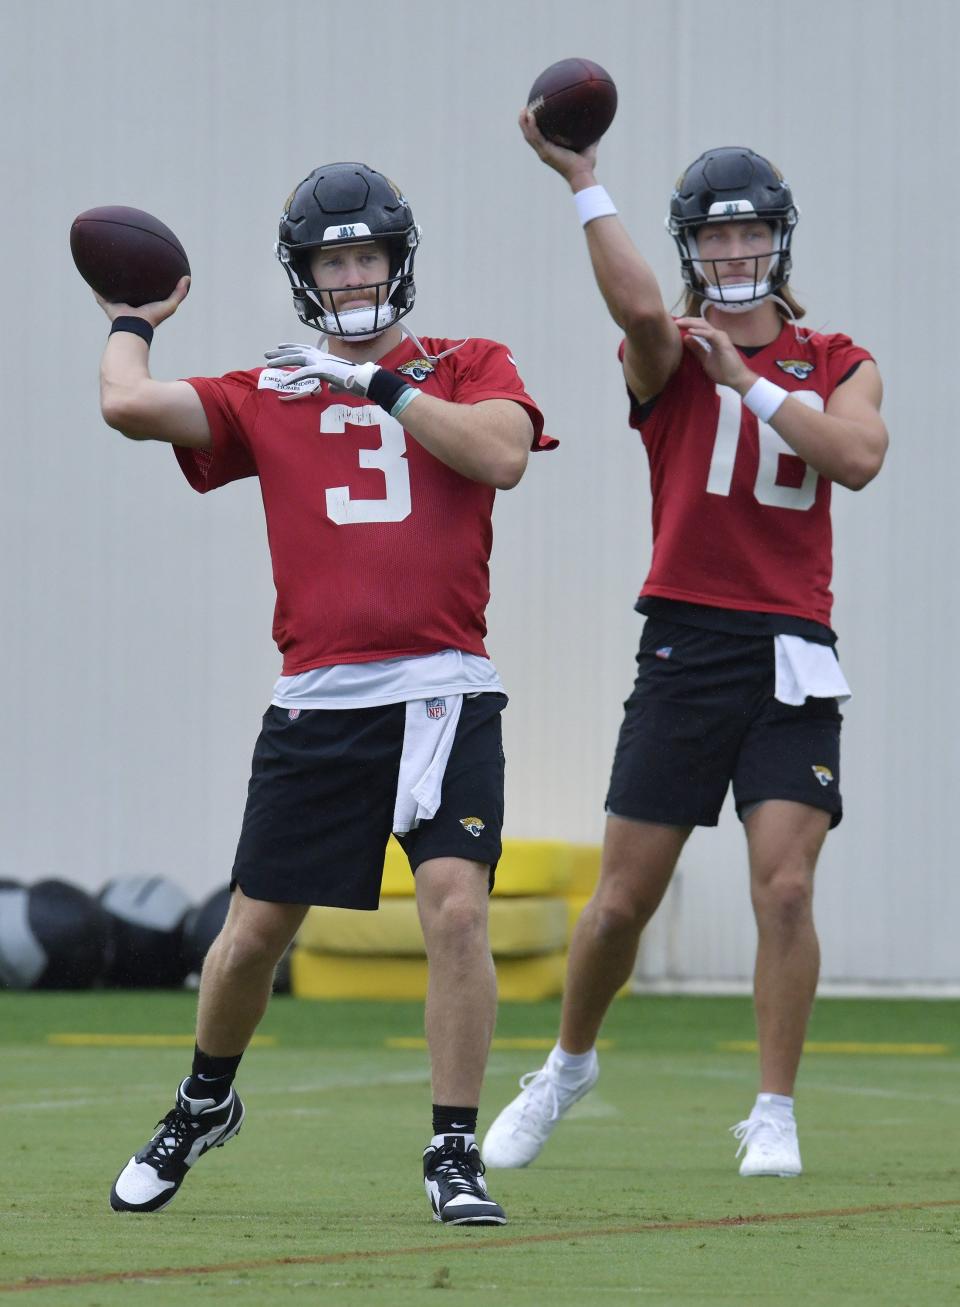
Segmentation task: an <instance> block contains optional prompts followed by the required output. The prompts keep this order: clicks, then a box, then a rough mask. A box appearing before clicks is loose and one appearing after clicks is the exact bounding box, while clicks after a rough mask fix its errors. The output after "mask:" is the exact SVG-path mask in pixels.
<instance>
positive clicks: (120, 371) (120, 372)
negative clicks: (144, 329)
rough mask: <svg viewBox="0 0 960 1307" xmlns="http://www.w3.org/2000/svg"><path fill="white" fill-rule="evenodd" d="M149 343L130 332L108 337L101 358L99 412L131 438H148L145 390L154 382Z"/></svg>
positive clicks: (116, 428) (109, 423)
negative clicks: (145, 426) (145, 423)
mask: <svg viewBox="0 0 960 1307" xmlns="http://www.w3.org/2000/svg"><path fill="white" fill-rule="evenodd" d="M149 353H150V350H149V346H148V345H147V342H146V341H145V340H143V339H142V338H141V337H139V336H135V335H133V334H132V333H130V332H125V331H121V332H117V333H115V334H114V335H111V336H108V337H107V343H106V347H105V348H104V351H103V357H102V359H101V360H100V412H101V413H102V414H103V420H104V422H106V424H107V426H109V427H113V428H114V430H116V431H120V432H122V433H123V435H125V436H129V437H130V439H131V440H145V439H148V438H149V432H148V431H146V430H145V429H143V421H144V417H145V415H146V414H147V413H148V412H149V407H148V404H147V398H146V392H147V388H148V386H149V383H150V381H151V377H150V369H149V366H148V360H149Z"/></svg>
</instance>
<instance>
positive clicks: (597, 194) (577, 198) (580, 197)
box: [573, 186, 617, 227]
mask: <svg viewBox="0 0 960 1307" xmlns="http://www.w3.org/2000/svg"><path fill="white" fill-rule="evenodd" d="M573 202H574V204H575V205H576V206H577V217H578V218H579V219H580V221H581V223H582V224H583V226H584V227H586V225H587V223H588V222H593V220H594V218H609V217H611V216H612V215H613V214H615V213H616V211H617V206H616V205H615V204H614V202H613V200H611V198H610V196H609V195H608V194H607V192H606V189H605V187H603V186H588V187H587V189H586V190H585V191H577V193H576V194H575V195H574V197H573Z"/></svg>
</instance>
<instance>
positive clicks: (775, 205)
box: [667, 145, 800, 312]
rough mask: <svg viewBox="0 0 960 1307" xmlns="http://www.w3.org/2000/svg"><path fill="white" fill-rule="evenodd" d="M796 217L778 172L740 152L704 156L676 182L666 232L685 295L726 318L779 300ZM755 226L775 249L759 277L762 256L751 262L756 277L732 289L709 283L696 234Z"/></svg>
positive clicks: (758, 158)
mask: <svg viewBox="0 0 960 1307" xmlns="http://www.w3.org/2000/svg"><path fill="white" fill-rule="evenodd" d="M799 217H800V211H799V209H798V208H797V206H796V204H794V201H793V193H792V192H791V190H790V187H789V186H788V184H787V183H786V181H785V180H784V178H783V175H782V174H781V173H780V171H779V169H777V168H776V167H774V165H773V164H772V163H771V162H770V161H769V159H765V158H764V157H763V155H760V154H756V153H755V152H754V151H753V150H750V149H747V148H746V147H744V146H733V145H728V146H721V147H719V148H717V149H713V150H707V151H705V152H704V153H703V154H701V155H700V157H699V158H698V159H695V160H694V162H693V163H692V164H691V165H690V167H689V168H687V170H686V171H685V172H684V174H683V175H682V176H681V177H680V178H679V180H678V181H677V184H676V186H675V187H674V191H673V194H672V196H671V197H670V212H669V214H668V215H667V230H668V231H669V232H670V235H671V236H672V237H673V239H674V241H675V242H676V245H677V249H678V250H679V252H680V268H681V272H682V275H683V280H684V282H685V284H686V285H687V287H688V288H689V290H690V291H691V292H692V293H693V294H694V295H696V296H698V297H699V298H700V299H701V300H707V301H710V302H711V303H714V304H716V305H717V307H718V308H722V309H724V310H725V311H727V312H744V311H747V310H749V309H753V308H755V307H756V306H757V305H758V304H759V303H761V302H762V301H763V300H765V299H767V298H768V297H769V296H773V295H776V294H777V293H778V292H780V293H781V294H782V291H783V288H784V287H785V286H786V283H787V280H788V279H789V276H790V268H791V263H792V257H791V253H790V246H791V242H792V240H793V229H794V227H795V226H796V224H797V220H798V219H799ZM750 220H755V221H759V222H765V223H767V224H768V225H769V226H770V229H771V232H772V235H773V248H772V251H771V253H770V255H769V260H770V261H769V266H768V267H767V269H766V271H765V273H764V274H763V276H760V272H759V268H760V262H761V258H766V257H767V256H766V255H763V256H757V255H751V256H748V257H750V258H752V259H753V260H754V276H753V279H752V281H750V280H747V281H745V282H743V283H738V284H736V285H734V286H730V285H727V286H724V285H722V284H720V283H719V279H718V280H717V282H716V283H714V282H711V281H710V279H709V278H708V277H707V276H706V274H705V270H704V264H705V263H709V262H710V260H704V259H703V258H701V255H700V250H699V247H698V243H697V233H698V232H699V231H700V229H701V228H703V227H704V226H706V225H707V224H711V223H717V222H744V221H750Z"/></svg>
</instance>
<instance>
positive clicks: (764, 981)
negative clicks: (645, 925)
mask: <svg viewBox="0 0 960 1307" xmlns="http://www.w3.org/2000/svg"><path fill="white" fill-rule="evenodd" d="M744 825H745V827H746V833H747V844H748V848H749V851H750V892H751V897H752V900H753V909H754V912H755V914H756V918H757V934H758V942H757V962H756V969H755V972H754V1003H755V1006H756V1016H757V1041H758V1044H759V1046H760V1089H761V1092H763V1093H770V1094H783V1095H788V1096H789V1095H792V1094H793V1087H794V1082H795V1081H796V1077H797V1068H798V1066H799V1064H800V1054H801V1052H802V1051H803V1040H804V1037H805V1035H806V1030H807V1021H808V1019H809V1017H810V1009H811V1008H812V1006H813V999H814V995H815V993H816V989H817V979H818V977H819V974H820V945H819V942H818V940H817V932H816V929H815V927H814V924H813V877H814V871H815V869H816V865H817V858H818V857H819V854H820V849H821V848H822V846H823V841H824V839H825V837H826V834H827V831H828V830H829V828H830V814H829V813H826V812H822V811H821V810H820V809H818V808H811V807H809V806H808V805H807V804H803V803H788V802H786V801H785V800H780V799H777V800H769V801H768V802H766V803H761V804H760V805H759V807H757V808H755V809H754V810H753V812H751V813H750V815H749V816H748V817H747V819H746V822H745V823H744Z"/></svg>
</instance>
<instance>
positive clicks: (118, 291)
mask: <svg viewBox="0 0 960 1307" xmlns="http://www.w3.org/2000/svg"><path fill="white" fill-rule="evenodd" d="M70 252H71V254H72V255H73V261H74V263H75V264H76V265H77V271H78V272H79V273H80V276H81V277H82V278H83V279H84V281H85V282H86V283H87V285H88V286H92V287H93V289H94V290H95V291H96V292H97V294H98V295H102V296H103V298H104V299H105V300H106V301H107V302H108V303H110V304H129V305H131V306H132V307H135V308H137V307H139V306H140V305H141V304H152V303H153V302H154V300H165V299H166V298H167V296H168V295H170V294H171V293H172V292H173V289H174V287H175V286H176V284H177V282H178V281H179V280H180V278H181V277H184V276H187V275H189V272H190V264H189V262H188V260H187V255H186V252H185V251H184V248H183V246H182V245H181V244H180V242H179V241H178V240H177V238H176V236H174V234H173V232H172V231H171V230H170V228H169V227H167V226H165V225H164V223H162V222H161V221H160V220H159V218H154V217H153V215H152V214H149V213H144V212H143V210H142V209H129V208H127V207H126V206H124V205H122V204H107V205H104V206H102V207H101V208H98V209H87V211H86V212H85V213H81V214H80V215H79V216H78V217H76V218H74V220H73V226H72V227H71V228H70Z"/></svg>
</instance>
